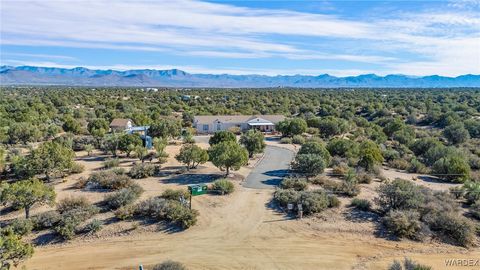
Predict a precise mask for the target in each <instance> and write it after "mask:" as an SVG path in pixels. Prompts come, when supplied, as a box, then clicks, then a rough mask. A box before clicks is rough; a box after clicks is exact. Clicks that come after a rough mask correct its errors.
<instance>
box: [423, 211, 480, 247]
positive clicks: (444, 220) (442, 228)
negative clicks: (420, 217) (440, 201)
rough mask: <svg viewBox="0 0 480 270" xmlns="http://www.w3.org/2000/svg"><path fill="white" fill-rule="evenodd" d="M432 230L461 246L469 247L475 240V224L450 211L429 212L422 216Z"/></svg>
mask: <svg viewBox="0 0 480 270" xmlns="http://www.w3.org/2000/svg"><path fill="white" fill-rule="evenodd" d="M424 220H425V222H426V223H427V224H428V225H429V227H430V229H431V230H432V231H435V232H437V233H438V234H440V235H441V236H443V238H446V239H448V240H449V241H451V242H453V243H456V244H458V245H461V246H465V247H470V246H472V245H473V244H474V242H475V233H476V232H475V226H474V225H473V223H472V222H471V221H470V220H468V219H467V218H465V217H463V216H460V215H459V214H457V213H452V212H441V211H439V212H431V213H429V214H428V215H427V216H425V217H424Z"/></svg>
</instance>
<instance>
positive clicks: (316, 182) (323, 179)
mask: <svg viewBox="0 0 480 270" xmlns="http://www.w3.org/2000/svg"><path fill="white" fill-rule="evenodd" d="M308 181H309V182H310V183H312V184H314V185H323V184H325V183H326V182H328V181H331V180H329V179H328V178H327V177H326V176H324V175H319V176H315V177H313V178H310V179H308Z"/></svg>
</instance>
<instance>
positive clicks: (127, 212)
mask: <svg viewBox="0 0 480 270" xmlns="http://www.w3.org/2000/svg"><path fill="white" fill-rule="evenodd" d="M137 207H138V206H137V205H134V204H127V205H125V206H122V207H120V208H118V209H117V210H115V212H114V215H115V217H116V218H118V219H121V220H127V219H131V218H133V217H134V216H135V212H136V211H137Z"/></svg>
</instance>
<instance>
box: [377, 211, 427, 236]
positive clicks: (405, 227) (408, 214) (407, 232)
mask: <svg viewBox="0 0 480 270" xmlns="http://www.w3.org/2000/svg"><path fill="white" fill-rule="evenodd" d="M383 223H384V224H385V227H386V228H387V229H388V230H389V231H390V232H391V233H393V234H394V235H396V236H398V237H400V238H409V239H413V240H420V236H421V235H422V234H421V233H420V232H421V231H422V228H423V227H424V224H422V222H421V221H420V214H419V213H418V212H416V211H412V210H392V211H390V212H388V214H387V215H386V216H385V217H383Z"/></svg>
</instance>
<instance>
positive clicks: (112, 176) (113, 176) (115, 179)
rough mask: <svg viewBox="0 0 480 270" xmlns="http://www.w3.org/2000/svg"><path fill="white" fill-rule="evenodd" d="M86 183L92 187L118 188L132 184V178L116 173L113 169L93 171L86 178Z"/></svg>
mask: <svg viewBox="0 0 480 270" xmlns="http://www.w3.org/2000/svg"><path fill="white" fill-rule="evenodd" d="M88 184H90V185H92V186H93V187H94V188H102V189H109V190H120V189H122V188H126V187H129V186H131V185H133V180H132V179H131V178H130V177H128V176H127V175H124V174H117V173H116V172H115V171H102V172H95V173H92V174H91V175H90V177H89V178H88Z"/></svg>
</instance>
